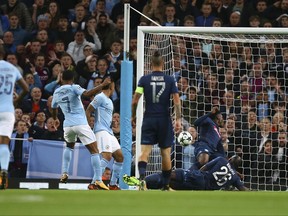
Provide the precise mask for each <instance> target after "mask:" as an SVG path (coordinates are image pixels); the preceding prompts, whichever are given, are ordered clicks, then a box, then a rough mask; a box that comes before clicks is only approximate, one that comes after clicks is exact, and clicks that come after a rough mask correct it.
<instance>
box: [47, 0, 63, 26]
mask: <svg viewBox="0 0 288 216" xmlns="http://www.w3.org/2000/svg"><path fill="white" fill-rule="evenodd" d="M48 13H49V14H50V16H51V22H50V25H49V29H56V28H57V23H58V19H59V17H60V14H61V12H60V8H59V5H58V3H57V1H50V2H49V4H48Z"/></svg>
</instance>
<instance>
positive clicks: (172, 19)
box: [162, 4, 180, 26]
mask: <svg viewBox="0 0 288 216" xmlns="http://www.w3.org/2000/svg"><path fill="white" fill-rule="evenodd" d="M175 14H176V11H175V6H174V5H173V4H167V5H166V6H165V16H164V19H163V22H162V26H179V25H180V20H179V19H178V18H177V17H176V16H175Z"/></svg>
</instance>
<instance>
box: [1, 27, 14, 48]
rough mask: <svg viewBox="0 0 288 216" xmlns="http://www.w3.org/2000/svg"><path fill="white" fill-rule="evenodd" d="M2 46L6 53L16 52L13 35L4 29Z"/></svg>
mask: <svg viewBox="0 0 288 216" xmlns="http://www.w3.org/2000/svg"><path fill="white" fill-rule="evenodd" d="M3 42H4V44H3V46H4V49H5V52H6V53H16V45H15V44H14V36H13V33H12V32H10V31H6V32H4V34H3Z"/></svg>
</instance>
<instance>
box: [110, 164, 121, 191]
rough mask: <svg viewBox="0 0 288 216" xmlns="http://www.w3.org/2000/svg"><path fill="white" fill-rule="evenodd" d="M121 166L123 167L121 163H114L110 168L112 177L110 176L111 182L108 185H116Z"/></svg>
mask: <svg viewBox="0 0 288 216" xmlns="http://www.w3.org/2000/svg"><path fill="white" fill-rule="evenodd" d="M122 165H123V162H116V161H114V163H113V167H112V169H113V171H112V176H111V180H110V185H116V184H117V180H118V179H119V176H120V172H121V170H122Z"/></svg>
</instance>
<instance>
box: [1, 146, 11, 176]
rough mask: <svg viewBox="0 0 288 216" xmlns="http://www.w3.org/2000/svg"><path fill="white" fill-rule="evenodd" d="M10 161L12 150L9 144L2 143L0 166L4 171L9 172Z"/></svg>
mask: <svg viewBox="0 0 288 216" xmlns="http://www.w3.org/2000/svg"><path fill="white" fill-rule="evenodd" d="M9 161H10V150H9V147H8V145H6V144H0V166H1V169H2V171H6V172H7V170H8V166H9Z"/></svg>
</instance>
